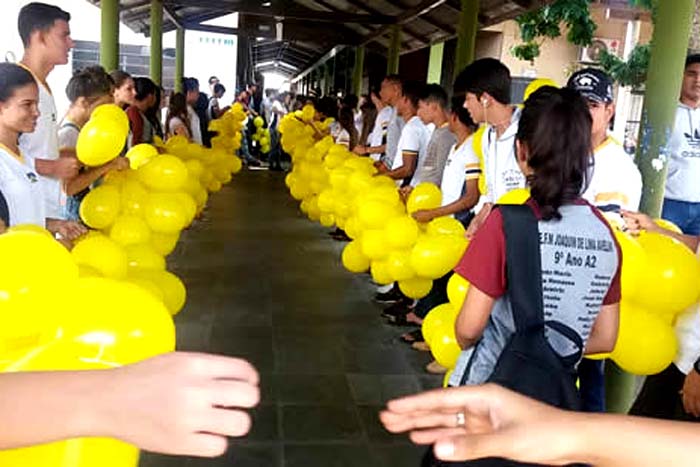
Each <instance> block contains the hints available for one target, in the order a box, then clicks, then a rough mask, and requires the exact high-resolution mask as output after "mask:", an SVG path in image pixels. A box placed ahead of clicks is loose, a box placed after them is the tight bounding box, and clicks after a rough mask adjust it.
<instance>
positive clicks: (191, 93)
mask: <svg viewBox="0 0 700 467" xmlns="http://www.w3.org/2000/svg"><path fill="white" fill-rule="evenodd" d="M183 88H184V90H185V100H186V101H187V115H188V117H189V121H190V138H191V139H192V142H193V143H197V144H203V140H202V128H201V125H200V118H199V115H198V114H197V112H196V111H195V109H194V107H193V106H194V105H195V104H197V101H198V100H199V94H200V93H199V81H197V80H196V79H195V78H185V79H184V82H183Z"/></svg>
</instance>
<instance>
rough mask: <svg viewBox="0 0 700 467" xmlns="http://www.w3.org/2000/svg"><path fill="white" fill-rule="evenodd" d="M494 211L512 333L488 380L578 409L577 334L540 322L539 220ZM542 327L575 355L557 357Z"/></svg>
mask: <svg viewBox="0 0 700 467" xmlns="http://www.w3.org/2000/svg"><path fill="white" fill-rule="evenodd" d="M498 208H499V209H500V210H501V214H502V215H503V230H504V233H505V239H506V277H507V283H508V290H507V294H508V298H509V300H510V302H511V306H512V309H513V319H514V322H515V328H516V331H515V333H514V334H513V336H512V337H511V338H510V340H509V341H508V343H507V344H506V346H505V348H504V349H503V352H502V353H501V355H500V357H499V358H498V362H497V363H496V367H495V369H494V370H493V373H492V374H491V376H490V377H489V379H488V381H489V382H492V383H496V384H499V385H501V386H503V387H506V388H508V389H511V390H513V391H515V392H518V393H520V394H523V395H526V396H529V397H531V398H533V399H536V400H539V401H541V402H545V403H547V404H550V405H553V406H556V407H559V408H562V409H568V410H580V407H581V403H580V399H579V394H578V390H577V389H576V364H577V363H578V362H579V360H580V359H581V356H582V354H583V341H582V339H581V337H580V336H579V335H578V333H576V332H575V331H574V330H573V329H571V328H570V327H568V326H566V325H564V324H563V323H560V322H557V321H547V322H545V320H544V311H543V310H544V304H543V299H542V281H541V277H542V274H541V271H542V265H541V256H540V240H539V230H538V227H537V218H536V217H535V214H534V213H533V212H532V209H531V208H530V207H529V206H527V205H502V206H498ZM545 325H546V326H547V327H549V328H550V329H552V330H554V331H557V332H558V333H560V334H562V335H563V336H564V337H566V338H568V339H569V340H571V342H573V343H574V344H575V345H576V346H577V347H578V349H579V350H578V352H577V353H576V354H574V355H571V356H567V357H561V356H559V355H558V354H557V353H556V352H555V351H554V350H553V349H552V347H551V346H550V345H549V342H548V341H547V339H546V337H545V333H544V330H545ZM477 345H478V344H477ZM469 367H470V365H468V366H467V369H466V371H465V372H464V376H463V380H462V383H464V382H465V380H466V378H467V376H468V375H469V369H470V368H469ZM439 465H459V466H468V467H515V466H519V467H522V466H532V465H535V464H525V463H520V462H515V461H511V460H507V459H496V458H489V459H479V460H477V461H470V462H461V463H440V464H439Z"/></svg>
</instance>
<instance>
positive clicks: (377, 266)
mask: <svg viewBox="0 0 700 467" xmlns="http://www.w3.org/2000/svg"><path fill="white" fill-rule="evenodd" d="M370 272H371V273H372V280H373V281H374V282H375V283H377V284H379V285H388V284H391V283H392V282H394V278H393V277H391V273H390V272H389V263H388V262H387V261H382V260H374V261H372V263H371V265H370Z"/></svg>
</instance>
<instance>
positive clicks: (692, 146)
mask: <svg viewBox="0 0 700 467" xmlns="http://www.w3.org/2000/svg"><path fill="white" fill-rule="evenodd" d="M668 153H669V155H670V157H669V162H668V175H667V178H666V194H665V197H664V206H663V212H662V214H661V217H663V218H664V219H668V220H670V221H671V222H673V223H674V224H676V225H677V226H678V227H680V229H681V230H682V231H683V233H686V234H688V235H700V186H699V185H698V183H697V180H698V177H700V54H693V55H689V56H688V57H687V58H686V61H685V71H684V73H683V85H682V87H681V96H680V102H679V103H678V110H677V111H676V123H675V125H674V126H673V132H672V133H671V139H670V141H669V147H668Z"/></svg>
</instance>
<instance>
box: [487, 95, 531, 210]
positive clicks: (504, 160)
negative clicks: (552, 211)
mask: <svg viewBox="0 0 700 467" xmlns="http://www.w3.org/2000/svg"><path fill="white" fill-rule="evenodd" d="M521 113H522V110H521V109H520V108H517V107H516V108H515V110H514V111H513V116H512V117H511V120H510V125H509V126H508V128H507V129H506V131H504V132H503V134H502V135H501V137H500V138H498V137H497V136H496V129H495V128H493V127H492V126H489V127H488V128H487V129H486V132H485V133H484V136H483V139H482V142H481V144H482V151H483V154H484V170H485V172H486V173H485V175H486V194H485V196H484V201H485V202H490V203H495V202H497V201H498V200H499V198H500V197H501V196H503V195H505V194H506V193H508V192H509V191H512V190H515V189H517V188H525V175H523V173H522V171H521V170H520V166H518V161H517V159H516V158H515V135H516V134H517V133H518V123H519V122H520V114H521Z"/></svg>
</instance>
